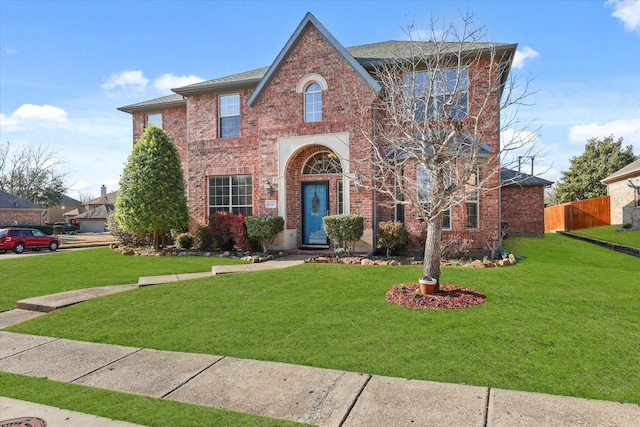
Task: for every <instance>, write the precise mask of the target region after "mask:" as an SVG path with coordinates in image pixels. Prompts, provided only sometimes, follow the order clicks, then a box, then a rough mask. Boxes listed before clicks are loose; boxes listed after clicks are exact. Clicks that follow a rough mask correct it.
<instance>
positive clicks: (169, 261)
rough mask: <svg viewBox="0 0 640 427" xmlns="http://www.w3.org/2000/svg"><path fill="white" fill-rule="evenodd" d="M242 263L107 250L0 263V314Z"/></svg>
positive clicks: (32, 257) (39, 256) (0, 256)
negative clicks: (89, 291) (27, 302)
mask: <svg viewBox="0 0 640 427" xmlns="http://www.w3.org/2000/svg"><path fill="white" fill-rule="evenodd" d="M240 262H243V261H238V260H232V259H228V258H217V257H191V256H189V257H146V256H124V255H122V254H121V253H120V252H117V251H114V250H112V249H109V248H95V249H82V250H77V251H62V252H59V253H54V254H42V255H37V256H25V257H24V258H22V257H18V258H11V259H2V255H1V254H0V272H2V273H1V277H2V278H1V279H0V311H5V310H10V309H12V308H14V307H15V306H16V301H19V300H21V299H25V298H31V297H37V296H41V295H50V294H55V293H58V292H64V291H72V290H75V289H85V288H93V287H96V286H108V285H122V284H128V283H138V277H140V276H158V275H163V274H172V273H195V272H204V271H211V267H212V266H213V265H220V264H229V263H240Z"/></svg>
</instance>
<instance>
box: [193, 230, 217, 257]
mask: <svg viewBox="0 0 640 427" xmlns="http://www.w3.org/2000/svg"><path fill="white" fill-rule="evenodd" d="M196 239H197V240H198V249H200V250H201V251H207V252H211V251H213V249H214V247H213V235H212V234H211V230H210V229H209V227H207V226H206V225H199V226H198V229H197V230H196Z"/></svg>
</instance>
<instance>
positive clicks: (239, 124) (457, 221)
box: [119, 14, 516, 252]
mask: <svg viewBox="0 0 640 427" xmlns="http://www.w3.org/2000/svg"><path fill="white" fill-rule="evenodd" d="M408 43H411V42H401V41H392V42H383V43H375V44H369V45H364V46H356V47H351V48H344V47H343V46H342V45H341V44H340V43H339V42H338V41H337V40H336V39H335V38H334V37H333V36H332V35H331V33H329V31H327V29H326V28H325V27H324V26H322V24H320V23H319V22H318V21H317V19H316V18H315V17H314V16H313V15H311V14H307V15H306V16H305V18H304V19H303V20H302V22H301V23H300V25H299V26H298V28H297V29H296V30H295V32H294V33H293V35H292V36H291V38H290V39H289V40H288V42H287V43H286V45H285V46H284V47H283V49H282V51H281V52H280V54H279V55H278V56H277V58H276V59H275V61H274V62H273V64H271V66H269V67H265V68H259V69H255V70H251V71H247V72H243V73H239V74H234V75H230V76H226V77H222V78H217V79H213V80H209V81H204V82H201V83H196V84H192V85H189V86H185V87H181V88H177V89H174V90H173V91H174V92H175V94H173V95H169V96H165V97H162V98H157V99H153V100H149V101H144V102H140V103H137V104H133V105H128V106H125V107H121V108H119V110H121V111H125V112H128V113H130V114H132V115H133V139H134V142H135V141H136V140H137V139H138V138H139V137H140V136H141V135H142V133H143V131H144V129H145V126H146V125H147V124H148V123H154V124H157V125H160V126H162V128H163V129H164V130H165V131H166V132H167V133H168V134H169V135H170V136H171V137H172V138H173V140H174V141H175V143H176V145H177V146H178V150H179V153H180V156H181V160H182V165H183V171H184V175H185V181H186V189H187V200H188V204H189V212H190V221H191V227H192V228H195V226H196V225H197V224H206V223H207V219H208V216H209V215H210V214H211V213H213V212H216V211H219V210H226V211H233V212H236V213H243V214H245V215H260V214H276V215H280V216H282V217H284V219H285V231H284V232H283V233H282V234H281V235H280V236H279V237H278V239H277V240H276V242H275V247H276V248H280V249H293V248H298V247H326V246H328V245H329V241H328V240H327V237H326V235H325V234H324V231H323V228H322V217H323V216H324V215H327V214H329V215H333V214H341V213H345V214H346V213H351V214H360V215H363V216H364V218H365V235H364V236H363V238H362V240H361V241H360V242H359V244H358V245H357V247H356V249H357V250H360V251H365V252H366V251H368V250H370V249H372V248H373V246H374V236H375V223H376V222H377V221H380V220H390V219H394V215H396V213H395V212H394V209H389V208H383V207H382V205H381V204H380V203H379V200H377V197H378V196H377V195H376V192H375V191H373V190H371V189H370V188H368V187H367V186H363V185H361V182H360V179H361V177H360V175H359V174H358V173H357V171H358V170H365V169H367V168H371V167H372V166H371V164H369V163H370V159H371V157H372V156H371V145H370V144H369V143H368V142H367V141H366V140H365V138H364V137H363V135H362V132H360V130H359V129H358V124H359V123H360V122H361V118H362V116H363V114H364V115H366V114H370V106H371V105H372V104H373V101H374V100H375V98H376V97H377V96H379V94H380V93H381V90H382V89H383V88H382V86H381V84H380V82H379V81H378V80H376V79H375V78H374V77H373V69H374V68H373V67H374V66H375V64H377V63H380V62H381V61H386V60H388V59H389V58H391V55H397V52H398V51H401V50H402V47H403V45H406V44H408ZM487 46H488V45H487ZM491 46H492V47H494V48H495V46H496V45H495V44H492V45H491ZM498 46H499V49H500V50H501V51H502V52H503V54H502V55H501V56H500V58H501V59H500V60H501V61H504V63H503V64H501V67H500V69H501V70H506V71H505V72H504V73H501V74H496V76H495V78H496V79H504V78H506V74H507V73H508V69H509V66H510V63H511V60H512V58H513V54H514V53H515V49H516V45H513V44H503V45H498ZM476 48H477V46H476ZM473 69H480V67H475V68H473ZM470 70H471V67H470ZM469 72H470V73H472V72H474V71H469ZM495 87H496V88H500V87H501V84H500V82H497V84H496V85H495ZM497 90H498V91H499V90H500V89H497ZM475 92H481V90H478V91H475V90H474V89H473V88H470V89H469V94H470V95H469V96H470V98H472V97H473V94H474V93H475ZM495 98H496V99H497V100H498V101H499V98H500V93H496V94H495ZM469 102H470V103H472V102H473V99H470V100H469ZM497 105H498V103H496V108H497ZM367 106H369V108H367ZM486 128H487V129H488V130H487V131H486V132H485V135H486V141H484V142H486V144H487V152H488V153H491V154H488V155H489V156H493V158H497V153H498V152H499V144H500V135H499V122H498V120H495V122H492V123H490V124H488V126H486ZM495 181H496V185H495V188H496V190H494V191H490V192H487V193H481V194H480V195H479V196H478V197H477V199H476V200H472V201H471V202H470V203H469V202H468V203H463V204H462V205H461V206H456V207H455V208H453V209H452V210H451V212H450V213H449V218H448V221H449V222H448V226H446V227H445V231H444V233H445V234H447V233H450V234H451V235H456V236H460V238H463V237H464V236H465V235H466V234H471V235H473V236H475V237H476V238H477V239H476V241H477V242H478V244H479V245H480V246H478V247H476V248H475V249H482V247H481V245H482V243H481V242H482V238H479V236H480V235H483V234H486V236H489V237H495V236H497V234H498V232H499V224H500V221H501V218H500V209H499V204H500V200H499V199H500V191H499V189H497V187H499V184H498V177H497V176H496V178H495ZM403 216H404V218H405V219H406V218H409V217H411V215H410V213H407V212H404V213H403Z"/></svg>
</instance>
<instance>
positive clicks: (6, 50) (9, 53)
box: [4, 47, 18, 55]
mask: <svg viewBox="0 0 640 427" xmlns="http://www.w3.org/2000/svg"><path fill="white" fill-rule="evenodd" d="M4 53H6V54H7V55H15V54H16V53H18V49H11V48H8V47H5V48H4Z"/></svg>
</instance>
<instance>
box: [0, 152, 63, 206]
mask: <svg viewBox="0 0 640 427" xmlns="http://www.w3.org/2000/svg"><path fill="white" fill-rule="evenodd" d="M12 148H13V147H12V146H11V143H10V142H6V143H5V144H4V145H0V189H1V190H2V191H5V192H7V193H10V194H13V195H14V196H17V197H20V198H22V199H25V200H29V201H31V202H33V203H36V204H38V205H41V206H44V207H50V206H55V205H56V204H59V203H60V201H61V198H62V193H64V191H66V189H67V187H66V186H65V184H64V181H65V179H66V176H67V173H66V172H63V171H61V170H60V168H61V166H62V164H63V163H64V161H63V160H62V159H61V158H60V157H59V153H58V151H55V150H52V149H50V148H49V147H47V146H45V145H42V144H39V145H34V144H27V145H24V146H22V147H21V148H19V149H12Z"/></svg>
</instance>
